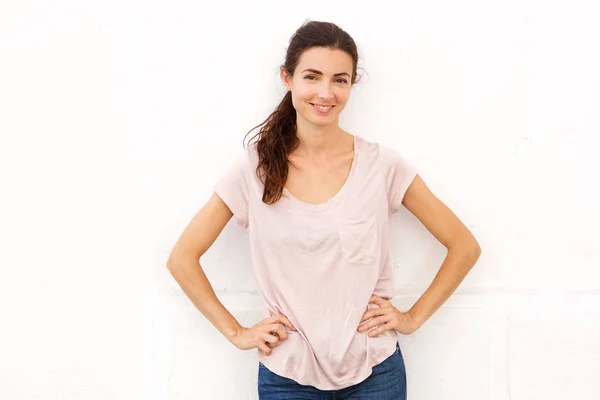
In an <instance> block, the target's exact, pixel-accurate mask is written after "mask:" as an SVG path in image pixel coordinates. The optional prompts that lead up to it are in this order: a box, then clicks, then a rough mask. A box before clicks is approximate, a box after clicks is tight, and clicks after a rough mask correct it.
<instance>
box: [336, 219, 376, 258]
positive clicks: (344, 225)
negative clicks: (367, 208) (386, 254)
mask: <svg viewBox="0 0 600 400" xmlns="http://www.w3.org/2000/svg"><path fill="white" fill-rule="evenodd" d="M338 235H339V237H340V244H341V248H342V254H343V256H344V258H345V259H346V261H347V262H348V263H350V264H360V265H363V264H372V263H373V262H375V260H376V259H377V258H378V245H377V244H378V242H379V239H378V238H379V229H378V224H377V216H376V215H375V214H367V213H363V214H357V215H352V216H347V217H341V218H340V219H339V222H338Z"/></svg>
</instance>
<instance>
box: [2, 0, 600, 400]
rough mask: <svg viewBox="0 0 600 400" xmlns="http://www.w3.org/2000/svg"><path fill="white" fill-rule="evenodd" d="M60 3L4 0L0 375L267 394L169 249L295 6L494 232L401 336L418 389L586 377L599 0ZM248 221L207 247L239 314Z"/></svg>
mask: <svg viewBox="0 0 600 400" xmlns="http://www.w3.org/2000/svg"><path fill="white" fill-rule="evenodd" d="M51 3H52V4H50V2H42V1H38V2H36V1H19V2H16V1H12V2H11V1H5V2H2V3H1V4H0V135H1V141H0V260H1V264H0V274H1V275H0V316H1V321H2V325H1V328H0V398H1V399H11V400H22V399H27V400H30V399H31V400H38V399H39V400H54V399H57V400H72V399H85V400H100V399H102V400H117V399H123V400H130V399H136V400H137V399H139V400H142V399H143V400H163V399H182V400H183V399H190V400H191V399H236V400H237V399H256V398H257V393H256V383H257V369H258V368H257V355H256V349H254V350H252V351H248V352H242V351H239V350H237V349H236V348H235V347H234V346H233V345H231V344H230V343H229V342H228V341H227V340H226V339H225V338H224V337H223V336H221V334H220V333H219V332H218V331H217V330H216V329H215V328H214V327H212V325H210V323H208V322H207V320H205V319H204V318H203V316H202V315H201V314H200V313H199V312H198V311H197V310H196V309H195V308H194V307H193V305H192V304H191V302H190V301H189V300H188V299H187V297H185V295H184V294H183V292H182V291H181V289H180V288H179V286H178V285H177V284H176V282H175V281H174V280H173V279H172V277H171V275H170V274H169V272H168V271H167V269H166V267H165V262H166V259H167V257H168V255H169V252H170V250H171V248H172V246H173V245H174V243H175V241H176V240H177V238H178V237H179V235H180V233H181V232H182V230H183V228H184V227H185V225H186V224H187V223H188V222H189V220H190V219H191V218H192V216H193V215H194V214H195V213H196V212H197V211H198V209H199V208H200V207H201V206H202V205H203V204H204V202H205V201H206V200H207V199H208V198H209V196H210V194H211V187H212V185H213V184H214V182H216V180H217V179H218V178H219V177H220V176H221V174H222V173H223V171H224V168H226V167H227V166H229V164H230V162H231V161H232V160H233V158H234V157H235V156H236V155H237V154H238V153H239V151H240V150H241V148H242V147H241V144H242V138H243V136H244V134H245V133H246V132H247V131H248V130H249V129H250V128H252V127H253V126H255V125H257V124H258V123H260V122H262V121H263V120H264V119H265V118H266V116H267V115H268V114H269V113H270V112H271V110H272V109H273V107H275V105H276V104H277V103H278V102H279V100H280V99H281V97H282V96H283V94H284V89H283V86H282V84H281V83H280V82H279V80H278V74H277V71H278V66H279V65H280V63H281V62H282V61H283V57H284V52H285V48H286V46H287V43H288V40H289V37H290V36H291V35H292V33H293V32H294V31H295V29H296V28H298V27H299V26H300V25H301V24H302V23H303V22H304V20H305V19H307V18H310V19H313V20H327V21H333V22H336V23H337V24H338V25H340V26H341V27H342V28H343V29H345V30H347V31H348V32H349V33H350V34H351V35H352V36H353V37H354V38H355V40H356V42H357V44H358V46H359V52H360V56H361V60H360V64H359V66H360V67H361V68H362V69H361V70H360V71H359V72H360V73H361V74H363V75H364V77H363V81H362V83H360V84H359V85H357V86H356V87H355V88H354V89H353V94H352V96H351V100H350V103H349V104H348V106H347V108H346V110H345V111H344V114H343V117H342V120H341V125H342V127H344V128H345V129H346V130H348V131H350V132H351V133H354V134H358V135H360V136H363V137H364V138H366V139H368V140H372V141H379V142H381V143H384V144H386V145H389V146H391V147H393V148H395V149H396V150H397V151H399V152H401V153H402V154H403V155H404V156H405V157H406V158H407V159H408V160H410V161H411V162H412V163H413V164H414V165H415V166H416V167H417V168H418V169H419V171H420V173H421V176H422V177H423V178H424V180H425V181H426V182H427V183H428V185H429V186H430V188H431V189H432V190H433V192H434V193H435V194H436V195H438V197H440V198H441V199H442V200H443V201H444V202H445V203H446V204H447V205H448V206H449V207H450V208H451V209H452V210H453V211H454V212H455V213H456V214H457V215H458V216H459V217H460V218H461V219H462V220H463V221H464V222H465V224H467V226H468V227H469V228H470V229H471V230H472V231H473V233H474V234H475V236H476V237H477V239H478V240H479V242H480V244H481V247H482V249H483V253H482V256H481V258H480V260H479V262H478V263H477V265H476V266H475V268H474V269H473V270H472V271H471V273H470V274H469V275H468V276H467V278H466V279H465V281H464V282H463V283H462V285H461V286H460V287H459V289H458V290H457V291H456V292H455V294H454V295H453V296H452V297H451V298H450V300H448V302H447V303H446V304H445V305H444V306H443V307H442V308H441V309H440V310H439V311H438V312H437V313H436V314H435V315H434V316H433V317H432V318H431V319H430V320H429V321H428V322H427V323H426V324H425V325H424V326H423V327H422V328H421V329H420V330H419V331H417V332H416V333H414V334H413V335H410V336H400V338H399V340H400V344H401V347H402V350H403V353H404V357H405V361H406V365H407V372H408V394H409V398H410V399H412V400H420V399H426V400H429V399H432V400H434V399H435V400H438V399H444V400H448V399H456V400H468V399H473V400H480V399H490V400H506V399H514V400H532V399H544V400H549V399H557V400H558V399H561V400H562V399H566V398H569V399H596V398H598V392H599V390H600V384H599V383H598V379H597V378H598V376H597V375H598V365H600V341H599V340H598V338H599V337H600V311H599V308H598V307H597V306H598V304H599V302H600V262H599V261H600V259H599V251H598V245H597V243H596V242H597V240H598V224H599V222H600V221H599V213H598V204H600V199H599V190H598V183H599V178H598V175H599V172H600V163H599V161H598V156H597V155H598V146H599V144H600V143H599V134H600V122H599V116H598V115H599V113H598V111H599V110H600V95H599V93H600V80H599V75H598V71H600V52H599V51H598V49H599V48H600V45H599V40H598V38H599V37H600V25H598V23H597V21H598V17H599V12H598V9H597V8H596V7H597V6H596V5H595V2H592V1H569V2H567V1H531V0H518V1H516V0H511V1H502V2H481V1H464V0H459V1H453V2H442V1H438V2H430V1H425V2H398V1H394V2H370V3H364V2H354V3H353V2H350V1H327V2H292V3H289V2H280V1H263V0H256V1H253V2H244V3H242V2H239V3H232V2H210V3H206V2H194V1H174V2H166V1H163V2H156V1H152V2H149V1H124V0H119V1H103V2H90V1H87V2H82V1H53V2H51ZM366 73H368V75H367V74H366ZM392 220H393V221H392V222H393V246H392V247H393V257H394V260H395V263H396V268H395V271H394V272H395V281H396V288H397V296H396V297H395V298H394V299H393V302H394V304H395V305H396V306H397V307H398V308H400V309H404V310H406V309H408V308H409V307H410V306H411V305H412V304H413V303H414V302H415V301H416V300H417V299H418V297H419V296H420V295H421V294H422V293H423V291H424V290H425V289H426V287H427V285H428V284H429V283H430V282H431V279H432V278H433V276H434V275H435V273H436V271H437V269H438V268H439V266H440V264H441V262H442V260H443V258H444V256H445V249H444V248H443V247H442V246H441V245H440V244H439V243H438V242H437V241H436V240H435V239H434V238H433V237H432V236H431V235H430V234H429V233H428V232H427V230H426V229H425V228H424V227H423V226H422V225H421V224H420V223H419V222H418V220H416V218H414V217H413V216H412V215H411V214H410V213H409V212H408V211H406V210H402V211H401V212H400V213H398V214H397V215H395V216H393V218H392ZM247 239H248V238H247V234H246V232H245V231H243V229H242V228H241V227H239V226H237V225H236V224H235V223H234V222H232V223H230V224H229V225H228V226H227V227H226V229H225V230H224V232H223V234H222V236H221V237H220V238H219V239H218V240H217V242H215V244H214V246H213V247H212V248H211V249H210V250H209V252H208V253H207V254H206V255H205V256H204V257H203V258H202V260H201V262H202V265H203V267H204V269H205V272H206V274H207V276H208V277H209V279H210V281H211V283H212V284H213V287H214V288H215V290H216V292H217V294H218V296H219V299H220V300H221V301H222V302H223V304H224V305H225V306H226V307H227V308H228V309H229V310H230V311H231V312H232V313H233V314H234V316H235V317H236V318H238V320H239V321H240V322H241V323H242V324H244V325H246V326H249V325H253V324H254V323H256V322H258V319H259V317H260V310H261V309H260V306H261V304H260V299H259V298H258V297H257V295H256V286H255V281H254V276H253V272H252V266H251V264H250V263H249V248H248V244H247Z"/></svg>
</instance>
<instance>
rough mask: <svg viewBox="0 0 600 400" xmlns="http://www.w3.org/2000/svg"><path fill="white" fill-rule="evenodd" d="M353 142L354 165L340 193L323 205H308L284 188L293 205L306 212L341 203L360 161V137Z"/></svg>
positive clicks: (354, 137) (356, 137)
mask: <svg viewBox="0 0 600 400" xmlns="http://www.w3.org/2000/svg"><path fill="white" fill-rule="evenodd" d="M352 140H353V143H354V155H353V156H352V164H351V165H350V172H349V173H348V177H347V178H346V181H345V182H344V184H343V185H342V187H341V188H340V190H338V192H337V193H336V194H334V195H333V197H331V198H330V199H329V200H326V201H324V202H323V203H319V204H311V203H306V202H304V201H302V200H299V199H297V198H296V197H294V195H293V194H292V193H291V192H290V191H289V190H287V188H286V187H285V186H284V187H283V192H284V193H285V194H286V195H287V197H288V199H289V200H290V201H291V202H292V203H294V204H296V205H297V206H299V207H301V208H303V209H305V210H311V211H320V210H324V209H326V208H329V207H331V206H333V205H334V204H335V203H337V202H338V201H340V200H341V199H342V196H343V195H344V193H345V192H346V191H347V188H348V186H350V181H351V180H352V177H353V176H354V171H355V170H356V164H357V161H358V155H359V151H358V148H359V146H358V142H359V137H358V136H356V135H353V139H352Z"/></svg>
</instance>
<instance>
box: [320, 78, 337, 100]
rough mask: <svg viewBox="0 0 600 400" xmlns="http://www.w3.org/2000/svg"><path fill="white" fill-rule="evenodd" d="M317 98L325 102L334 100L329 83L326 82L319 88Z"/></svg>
mask: <svg viewBox="0 0 600 400" xmlns="http://www.w3.org/2000/svg"><path fill="white" fill-rule="evenodd" d="M317 96H318V97H319V99H322V100H325V101H330V100H331V99H333V97H334V96H333V91H332V90H331V87H330V85H329V83H328V82H324V83H323V84H321V85H320V86H319V91H318V93H317Z"/></svg>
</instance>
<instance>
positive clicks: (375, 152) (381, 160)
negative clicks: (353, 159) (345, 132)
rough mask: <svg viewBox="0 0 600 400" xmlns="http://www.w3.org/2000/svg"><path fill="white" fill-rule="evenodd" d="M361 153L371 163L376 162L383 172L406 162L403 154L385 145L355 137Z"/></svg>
mask: <svg viewBox="0 0 600 400" xmlns="http://www.w3.org/2000/svg"><path fill="white" fill-rule="evenodd" d="M357 139H358V143H359V145H360V151H361V154H362V155H363V156H364V158H365V159H367V160H369V161H370V162H371V163H376V164H377V165H378V166H379V167H380V168H381V169H382V171H384V172H387V171H389V170H390V169H393V168H397V167H398V166H402V165H405V164H407V163H408V162H407V159H406V158H405V157H404V155H403V154H402V153H401V152H400V151H398V150H395V149H393V148H391V147H389V146H387V145H384V144H382V143H378V142H375V141H369V140H366V139H364V138H361V137H357Z"/></svg>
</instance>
